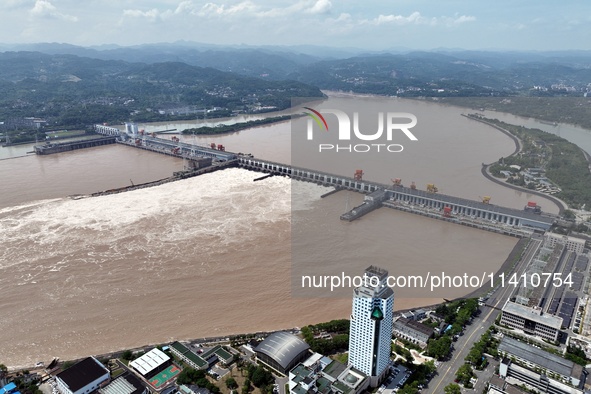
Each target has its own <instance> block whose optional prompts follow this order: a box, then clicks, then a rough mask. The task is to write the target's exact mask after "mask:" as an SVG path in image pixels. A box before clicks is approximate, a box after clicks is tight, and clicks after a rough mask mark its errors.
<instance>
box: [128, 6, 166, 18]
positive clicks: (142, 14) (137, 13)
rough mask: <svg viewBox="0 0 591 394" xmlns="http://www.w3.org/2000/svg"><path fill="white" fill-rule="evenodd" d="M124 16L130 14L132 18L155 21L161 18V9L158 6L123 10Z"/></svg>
mask: <svg viewBox="0 0 591 394" xmlns="http://www.w3.org/2000/svg"><path fill="white" fill-rule="evenodd" d="M123 16H130V17H132V18H145V19H148V20H150V21H155V20H156V19H158V18H160V11H158V10H157V9H156V8H152V9H151V10H148V11H142V10H123Z"/></svg>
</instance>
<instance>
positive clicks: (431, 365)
mask: <svg viewBox="0 0 591 394" xmlns="http://www.w3.org/2000/svg"><path fill="white" fill-rule="evenodd" d="M423 366H424V368H425V374H426V375H427V376H429V375H432V374H434V373H435V372H437V366H436V365H435V361H433V360H429V361H427V362H426V363H423Z"/></svg>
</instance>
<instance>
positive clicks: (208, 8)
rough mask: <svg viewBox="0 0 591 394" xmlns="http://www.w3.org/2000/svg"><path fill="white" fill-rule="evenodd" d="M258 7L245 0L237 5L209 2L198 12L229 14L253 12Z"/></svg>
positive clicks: (199, 13)
mask: <svg viewBox="0 0 591 394" xmlns="http://www.w3.org/2000/svg"><path fill="white" fill-rule="evenodd" d="M256 8H257V7H256V6H255V5H254V4H253V3H252V2H251V1H243V2H241V3H238V4H235V5H230V6H228V5H225V4H221V5H218V4H215V3H207V4H205V5H204V6H203V7H202V8H201V10H200V11H199V12H198V13H197V15H200V16H213V15H216V16H227V15H239V14H246V13H252V12H253V11H254V10H255V9H256Z"/></svg>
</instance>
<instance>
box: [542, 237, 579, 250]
mask: <svg viewBox="0 0 591 394" xmlns="http://www.w3.org/2000/svg"><path fill="white" fill-rule="evenodd" d="M545 238H546V244H547V245H548V246H550V247H551V248H553V247H554V246H556V244H563V245H565V246H566V250H568V251H571V252H575V253H578V254H581V253H583V251H584V250H585V240H584V239H581V238H575V237H569V236H566V235H562V234H554V233H546V234H545Z"/></svg>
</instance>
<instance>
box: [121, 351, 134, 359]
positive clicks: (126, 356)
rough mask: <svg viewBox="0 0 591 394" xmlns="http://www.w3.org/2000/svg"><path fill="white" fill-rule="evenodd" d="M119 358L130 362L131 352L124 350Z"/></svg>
mask: <svg viewBox="0 0 591 394" xmlns="http://www.w3.org/2000/svg"><path fill="white" fill-rule="evenodd" d="M121 358H122V359H124V360H126V361H130V360H131V359H132V358H133V353H132V352H131V350H126V351H124V352H123V354H122V355H121Z"/></svg>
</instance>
